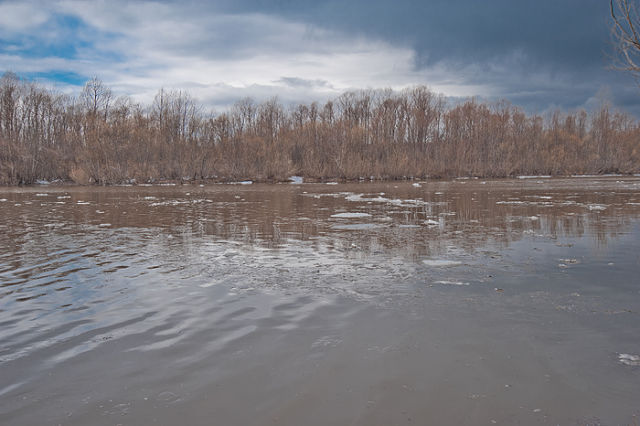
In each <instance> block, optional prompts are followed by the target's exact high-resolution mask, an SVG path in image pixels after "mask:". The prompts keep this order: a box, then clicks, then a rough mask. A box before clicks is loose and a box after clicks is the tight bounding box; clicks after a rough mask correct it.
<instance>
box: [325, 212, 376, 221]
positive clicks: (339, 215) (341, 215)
mask: <svg viewBox="0 0 640 426" xmlns="http://www.w3.org/2000/svg"><path fill="white" fill-rule="evenodd" d="M331 217H335V218H341V219H354V218H358V217H371V215H370V214H369V213H355V212H354V213H350V212H347V213H336V214H332V215H331Z"/></svg>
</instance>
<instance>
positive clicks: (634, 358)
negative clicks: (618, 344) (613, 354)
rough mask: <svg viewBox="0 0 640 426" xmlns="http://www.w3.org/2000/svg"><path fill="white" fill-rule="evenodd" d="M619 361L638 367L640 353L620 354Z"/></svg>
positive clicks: (639, 364)
mask: <svg viewBox="0 0 640 426" xmlns="http://www.w3.org/2000/svg"><path fill="white" fill-rule="evenodd" d="M618 361H620V364H624V365H630V366H634V367H637V366H640V355H630V354H618Z"/></svg>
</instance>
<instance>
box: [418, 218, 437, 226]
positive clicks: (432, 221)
mask: <svg viewBox="0 0 640 426" xmlns="http://www.w3.org/2000/svg"><path fill="white" fill-rule="evenodd" d="M422 223H424V224H425V225H428V226H438V225H440V222H438V221H437V220H433V219H427V220H425V221H424V222H422Z"/></svg>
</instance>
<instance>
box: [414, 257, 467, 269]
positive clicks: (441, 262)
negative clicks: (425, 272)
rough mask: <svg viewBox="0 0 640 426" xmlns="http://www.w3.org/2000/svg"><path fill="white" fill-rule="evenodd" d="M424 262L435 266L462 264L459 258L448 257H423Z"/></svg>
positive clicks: (443, 266)
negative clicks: (451, 258) (448, 258)
mask: <svg viewBox="0 0 640 426" xmlns="http://www.w3.org/2000/svg"><path fill="white" fill-rule="evenodd" d="M422 263H424V264H425V265H427V266H434V267H442V268H445V267H448V266H459V265H462V262H459V261H457V260H447V259H423V260H422Z"/></svg>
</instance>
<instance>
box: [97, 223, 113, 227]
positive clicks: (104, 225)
mask: <svg viewBox="0 0 640 426" xmlns="http://www.w3.org/2000/svg"><path fill="white" fill-rule="evenodd" d="M98 226H99V227H101V228H108V227H109V226H111V224H110V223H101V224H100V225H98Z"/></svg>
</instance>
